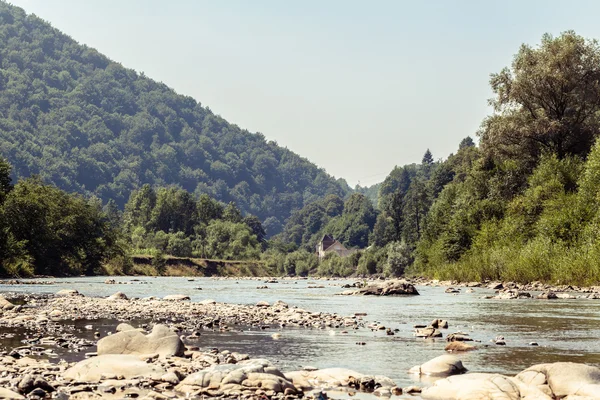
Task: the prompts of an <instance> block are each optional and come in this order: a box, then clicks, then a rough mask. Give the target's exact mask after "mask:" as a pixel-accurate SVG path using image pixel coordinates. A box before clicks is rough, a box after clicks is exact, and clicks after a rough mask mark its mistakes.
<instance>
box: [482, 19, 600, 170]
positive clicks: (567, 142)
mask: <svg viewBox="0 0 600 400" xmlns="http://www.w3.org/2000/svg"><path fill="white" fill-rule="evenodd" d="M490 84H491V86H492V90H493V91H494V94H495V97H494V98H493V99H492V100H491V101H490V102H491V105H492V106H493V107H494V111H495V114H494V115H492V116H490V117H489V118H488V119H486V120H485V121H484V123H483V127H482V130H481V132H480V135H481V145H482V147H483V149H484V151H485V152H486V153H489V154H492V155H497V156H502V157H512V158H516V159H520V158H521V159H522V158H523V157H526V158H527V157H533V159H537V157H538V156H539V154H540V153H541V152H544V151H548V152H552V153H555V154H557V155H558V157H559V158H564V157H565V156H567V155H569V154H572V155H580V156H585V154H587V153H588V152H589V150H590V148H591V145H592V143H593V141H594V138H595V137H597V136H598V127H599V126H600V121H599V118H600V117H599V113H598V111H600V46H599V45H598V42H597V41H596V40H586V39H584V38H583V37H581V36H579V35H576V34H575V33H574V32H572V31H568V32H564V33H563V34H561V35H560V36H558V37H556V38H555V37H553V36H552V35H550V34H545V35H544V36H543V37H542V42H541V44H540V46H539V47H537V48H533V47H531V46H529V45H525V44H524V45H522V46H521V48H520V49H519V52H518V53H517V54H516V56H515V58H514V61H513V63H512V65H511V68H510V69H509V68H504V69H503V70H502V71H501V72H499V73H497V74H492V77H491V79H490Z"/></svg>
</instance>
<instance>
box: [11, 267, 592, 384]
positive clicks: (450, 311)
mask: <svg viewBox="0 0 600 400" xmlns="http://www.w3.org/2000/svg"><path fill="white" fill-rule="evenodd" d="M138 279H140V280H141V281H145V282H147V283H148V284H140V282H135V281H132V279H131V278H119V280H121V281H125V282H131V284H117V285H107V284H104V280H105V278H102V277H94V278H75V279H64V280H56V281H57V284H56V285H52V286H46V285H40V286H35V285H23V286H4V285H0V291H2V292H5V291H27V292H40V293H42V292H57V291H58V290H60V289H67V288H75V289H77V290H79V291H80V292H81V293H83V294H85V295H86V296H108V295H111V294H113V293H114V292H116V291H122V292H124V293H126V294H127V295H128V296H129V297H147V296H158V297H162V296H165V295H169V294H185V295H189V296H190V297H191V298H192V300H193V301H201V300H204V299H208V298H211V299H215V300H216V301H218V302H228V303H242V304H254V303H256V302H258V301H261V300H265V301H268V302H274V301H276V300H283V301H285V302H287V303H288V304H290V305H291V306H298V307H301V308H304V309H307V310H311V311H326V312H332V313H338V314H340V315H352V314H354V313H357V312H363V313H367V314H368V315H367V316H366V317H364V319H365V320H366V321H369V322H373V321H377V322H379V323H381V324H383V325H385V326H386V327H390V328H392V329H398V332H397V333H396V335H394V336H388V335H386V334H385V331H377V332H371V331H370V330H368V329H361V330H358V331H354V330H349V332H348V333H347V334H342V333H341V332H340V331H341V330H339V329H338V330H336V331H335V332H334V333H335V334H331V332H329V331H327V330H318V329H284V330H282V331H279V330H278V329H275V328H273V329H270V330H269V329H268V330H244V332H226V333H219V332H212V331H201V336H200V338H199V339H198V340H196V341H193V342H189V343H190V344H194V345H198V346H200V347H201V348H203V349H210V348H213V347H216V348H219V349H221V350H224V349H227V350H231V351H238V352H240V353H248V354H250V356H252V357H264V358H267V359H270V360H272V361H275V362H276V363H277V364H278V365H279V366H280V367H281V368H282V369H284V370H293V369H297V368H300V367H302V366H306V365H311V366H314V367H317V368H327V367H346V368H351V369H355V370H357V371H360V372H363V373H368V374H377V375H386V376H389V377H391V378H392V379H394V380H396V382H397V383H398V384H399V385H401V386H406V385H409V384H414V381H413V380H414V379H417V378H415V377H413V376H411V375H409V374H408V373H407V371H408V369H409V368H411V367H412V366H414V365H418V364H421V363H423V362H425V361H427V360H429V359H431V358H434V357H436V356H438V355H441V354H443V353H444V346H445V344H446V343H445V341H444V340H443V339H442V340H439V339H438V340H435V341H434V340H427V341H424V340H420V339H415V338H414V337H413V336H412V331H413V328H412V326H413V325H414V324H419V323H424V324H427V323H429V322H431V321H432V320H434V319H436V318H443V319H447V320H448V321H449V323H450V329H448V330H446V331H445V332H444V334H445V335H446V334H447V333H451V332H455V331H459V330H460V331H463V332H467V333H469V334H470V335H471V337H473V338H474V339H476V340H477V341H479V343H475V345H477V346H478V347H479V350H477V351H474V352H470V353H467V354H464V355H461V356H460V357H461V358H462V359H463V363H464V364H465V366H466V367H467V368H468V369H469V370H470V371H473V372H475V371H476V372H499V373H507V374H514V373H516V372H518V371H520V370H522V369H524V368H526V367H528V366H530V365H533V364H536V363H542V362H555V361H575V362H585V363H590V364H595V365H600V341H599V340H598V337H600V300H530V299H526V300H503V301H501V300H487V299H482V298H481V297H482V296H483V295H484V294H490V293H492V292H491V291H489V290H484V289H475V293H471V294H464V293H461V294H458V295H451V294H446V293H444V288H432V287H418V289H419V292H420V293H421V295H420V296H413V297H377V298H376V297H346V296H335V294H336V293H340V292H341V291H342V290H343V289H341V287H340V286H341V285H342V284H344V283H348V282H350V281H319V285H321V284H322V285H324V286H325V287H324V288H322V289H309V288H308V286H312V285H309V283H308V282H307V281H286V280H281V281H280V283H277V284H267V286H269V289H260V290H259V289H257V286H263V285H265V283H264V282H260V281H249V280H239V281H235V280H216V279H211V278H196V279H195V280H194V281H188V280H187V279H186V278H138ZM198 287H201V288H202V290H198ZM69 323H71V324H72V325H73V327H74V328H73V329H74V331H73V333H76V334H77V335H88V336H86V337H88V338H91V337H92V336H93V333H94V332H95V331H101V333H102V335H105V334H106V332H108V331H110V330H114V326H115V321H103V320H97V321H92V322H91V323H92V324H93V325H94V330H93V331H90V330H86V329H85V328H84V326H85V325H86V324H88V323H87V322H82V321H79V322H69ZM275 332H280V333H281V337H280V338H279V339H278V340H275V339H273V338H272V334H273V333H275ZM90 335H92V336H90ZM445 335H444V336H445ZM498 335H501V336H504V338H505V340H506V343H507V345H506V346H496V345H494V344H493V343H491V342H490V340H491V339H493V338H495V337H496V336H498ZM357 342H366V345H364V346H361V345H357V344H356V343H357ZM530 342H537V343H539V346H537V347H533V346H530V345H529V343H530ZM5 345H6V344H5ZM86 351H94V350H93V349H89V350H86ZM72 356H73V359H76V358H77V357H81V354H74V355H72ZM61 357H62V356H61ZM67 358H71V355H68V357H67ZM423 383H426V382H423Z"/></svg>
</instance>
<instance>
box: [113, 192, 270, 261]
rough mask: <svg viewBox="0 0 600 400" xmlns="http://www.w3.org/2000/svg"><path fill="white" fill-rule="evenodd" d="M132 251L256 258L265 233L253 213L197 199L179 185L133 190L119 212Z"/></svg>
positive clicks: (205, 256) (264, 239) (192, 255)
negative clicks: (122, 209)
mask: <svg viewBox="0 0 600 400" xmlns="http://www.w3.org/2000/svg"><path fill="white" fill-rule="evenodd" d="M121 219H122V221H123V229H124V231H125V233H126V235H127V237H128V238H129V242H130V244H131V246H132V251H133V252H134V253H138V254H157V255H159V256H160V255H161V254H168V255H172V256H177V257H198V258H209V259H224V260H257V259H259V258H260V254H261V252H262V251H263V250H264V249H266V246H267V241H266V232H265V230H264V228H263V226H262V223H261V221H260V220H259V219H258V218H257V217H255V216H246V217H243V216H242V212H241V210H240V209H239V208H238V207H237V206H236V205H235V203H233V202H231V203H229V204H227V205H224V204H223V203H220V202H218V201H217V200H215V199H212V198H211V197H210V196H208V195H206V194H203V195H201V196H200V197H199V198H198V199H196V198H194V196H193V195H192V194H190V193H189V192H186V191H185V190H182V189H178V188H173V187H171V188H159V189H158V190H154V189H153V188H152V187H151V186H150V185H144V186H143V187H142V188H141V189H140V190H137V191H134V192H133V193H132V195H131V197H130V198H129V201H128V202H127V204H126V206H125V212H124V213H123V215H122V218H121Z"/></svg>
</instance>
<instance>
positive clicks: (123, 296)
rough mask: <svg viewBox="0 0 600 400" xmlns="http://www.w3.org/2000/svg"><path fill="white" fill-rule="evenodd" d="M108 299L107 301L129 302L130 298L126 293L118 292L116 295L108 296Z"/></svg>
mask: <svg viewBox="0 0 600 400" xmlns="http://www.w3.org/2000/svg"><path fill="white" fill-rule="evenodd" d="M106 299H107V300H128V299H129V298H128V297H127V295H126V294H125V293H123V292H117V293H115V294H112V295H110V296H108V297H107V298H106Z"/></svg>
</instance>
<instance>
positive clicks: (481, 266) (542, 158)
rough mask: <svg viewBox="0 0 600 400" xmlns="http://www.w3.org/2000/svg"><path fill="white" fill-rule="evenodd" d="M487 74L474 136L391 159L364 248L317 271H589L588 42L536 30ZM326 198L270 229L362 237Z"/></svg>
mask: <svg viewBox="0 0 600 400" xmlns="http://www.w3.org/2000/svg"><path fill="white" fill-rule="evenodd" d="M490 83H491V87H492V89H493V91H494V98H493V99H491V100H490V103H491V105H492V106H493V107H494V112H493V114H492V115H490V116H489V117H488V118H486V119H485V120H484V121H483V123H482V125H481V129H480V130H479V132H478V133H477V135H478V136H479V145H476V143H475V142H474V141H473V140H472V139H471V138H470V137H467V138H465V139H464V140H462V141H461V143H460V144H459V146H458V151H457V152H456V153H455V154H452V155H450V156H449V157H448V158H447V159H446V160H443V161H442V160H438V161H436V160H435V159H434V158H433V156H432V155H431V153H430V152H429V151H427V152H426V153H425V155H424V157H423V160H422V162H421V163H420V164H416V165H415V164H413V165H406V166H403V167H396V168H395V169H394V170H393V171H392V172H391V173H390V175H389V176H388V177H387V178H386V179H385V181H384V182H383V183H382V184H381V186H380V188H379V198H378V207H377V210H375V212H376V220H375V224H374V225H373V227H372V230H370V231H369V232H368V245H369V246H370V247H369V248H368V249H367V250H365V251H363V252H361V253H359V254H357V255H355V256H354V259H353V260H350V259H344V260H336V261H335V263H337V264H340V263H342V262H343V263H345V265H344V266H343V267H338V268H337V269H336V268H334V269H330V270H329V271H327V268H324V267H320V268H319V270H320V271H321V272H329V273H334V274H348V273H355V274H356V273H358V274H366V273H384V274H388V275H401V274H403V273H410V274H419V275H427V276H430V277H436V278H440V279H459V280H463V281H480V280H486V279H501V280H513V281H519V282H529V281H534V280H543V281H549V282H560V283H571V284H582V285H589V284H597V283H598V282H600V143H599V142H598V137H599V134H600V47H599V45H598V42H597V41H595V40H587V39H585V38H583V37H581V36H578V35H576V34H575V33H574V32H565V33H563V34H561V35H560V36H558V37H552V36H551V35H544V37H543V38H542V41H541V44H540V45H539V46H536V47H532V46H528V45H523V46H522V47H521V48H520V49H519V51H518V53H517V54H516V55H515V57H514V60H513V62H512V64H511V67H510V68H505V69H503V70H502V71H501V72H500V73H497V74H492V76H491V80H490ZM595 143H596V144H595ZM327 207H328V203H327V202H324V201H321V202H316V203H314V204H312V205H309V206H307V207H304V208H303V209H302V210H300V211H297V212H295V213H294V214H293V215H292V216H291V218H290V219H289V220H288V222H287V224H286V226H285V227H284V230H283V232H282V233H281V235H279V236H278V237H280V238H282V239H283V240H284V241H289V242H293V243H296V244H297V245H298V246H299V247H300V248H303V249H307V250H308V249H312V248H314V246H315V245H316V243H317V241H318V239H319V236H320V235H321V234H322V233H334V234H335V236H336V238H338V239H340V240H341V241H342V242H343V243H345V244H346V245H350V246H353V245H357V246H359V247H362V246H364V245H365V244H366V243H365V241H364V240H361V241H353V240H351V239H350V238H351V237H352V238H354V237H355V236H354V235H352V234H350V235H349V236H345V235H346V234H347V232H348V231H345V230H343V229H339V230H337V231H335V230H334V229H335V227H336V226H338V225H335V224H331V223H330V221H331V220H332V219H333V218H338V217H334V216H332V215H328V214H327V212H326V211H324V210H327ZM356 223H357V224H358V225H354V227H353V228H356V226H360V223H361V221H357V222H356ZM367 226H368V224H367ZM350 232H351V231H350ZM360 237H361V238H364V237H365V234H364V233H363V234H361V235H360ZM331 258H332V259H335V257H333V256H331Z"/></svg>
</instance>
